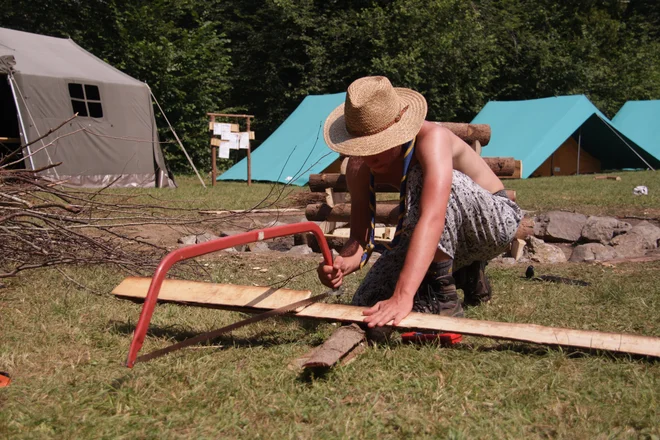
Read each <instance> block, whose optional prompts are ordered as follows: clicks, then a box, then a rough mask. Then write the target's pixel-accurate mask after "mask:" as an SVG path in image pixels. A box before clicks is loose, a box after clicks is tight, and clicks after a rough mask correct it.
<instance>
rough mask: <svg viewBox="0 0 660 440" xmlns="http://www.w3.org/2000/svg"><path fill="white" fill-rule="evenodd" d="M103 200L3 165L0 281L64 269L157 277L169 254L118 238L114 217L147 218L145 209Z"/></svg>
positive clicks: (0, 188) (1, 175)
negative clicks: (108, 269)
mask: <svg viewBox="0 0 660 440" xmlns="http://www.w3.org/2000/svg"><path fill="white" fill-rule="evenodd" d="M38 171H41V170H38ZM99 195H100V194H99V193H98V192H97V193H85V192H77V191H72V190H63V189H60V188H58V187H57V186H55V185H54V184H53V183H51V182H49V181H48V180H45V179H42V178H40V177H38V175H37V172H36V171H26V170H10V169H5V168H2V167H1V166H0V235H2V237H3V238H2V239H1V240H0V254H1V255H2V259H0V278H6V277H11V276H14V275H16V274H17V273H19V272H20V271H23V270H26V269H34V268H38V267H47V266H58V265H65V264H66V265H83V264H112V265H116V266H118V267H120V268H122V269H124V270H126V271H128V272H130V273H133V274H136V275H137V274H145V273H149V272H153V270H154V269H155V267H156V266H157V265H158V262H159V261H160V259H161V258H162V257H163V255H164V254H165V253H166V251H167V249H165V248H162V247H159V246H156V245H154V244H151V243H148V242H146V241H142V240H140V239H136V238H131V237H128V236H126V235H122V234H121V233H118V232H117V231H116V230H115V225H116V221H114V220H116V219H117V217H113V216H114V215H116V213H117V212H121V213H122V214H121V216H122V217H124V218H127V219H130V218H136V219H137V218H143V219H144V214H143V212H144V211H143V209H144V208H147V207H145V206H143V205H132V206H122V205H116V204H114V203H107V202H104V201H103V200H99V198H100V199H102V198H103V197H99ZM147 220H149V221H152V222H153V221H154V219H153V218H148V219H147ZM113 221H114V222H113ZM113 223H114V224H113Z"/></svg>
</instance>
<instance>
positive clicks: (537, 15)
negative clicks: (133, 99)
mask: <svg viewBox="0 0 660 440" xmlns="http://www.w3.org/2000/svg"><path fill="white" fill-rule="evenodd" d="M6 3H8V5H7V7H5V8H4V9H3V10H1V11H0V26H3V27H9V28H14V29H20V30H25V31H29V32H36V33H42V34H46V35H53V36H70V37H71V38H73V39H74V40H76V42H77V43H78V44H80V45H81V46H83V47H84V48H85V49H87V50H89V51H90V52H92V53H94V54H95V55H96V56H98V57H100V58H102V59H104V60H106V61H108V62H109V63H111V64H113V65H114V66H116V67H118V68H119V69H121V70H123V71H125V72H126V73H128V74H129V75H131V76H134V77H136V78H138V79H140V80H143V81H146V82H147V83H149V85H150V86H151V88H152V90H153V92H154V94H155V95H156V97H157V98H158V99H159V101H160V103H161V105H162V106H163V107H164V109H165V111H166V113H167V115H168V117H169V119H170V121H171V122H172V123H173V125H174V127H175V129H176V130H177V132H178V133H179V135H180V136H181V137H182V139H183V140H184V143H185V145H186V147H187V148H188V150H189V151H190V152H191V155H192V156H193V159H194V160H195V162H196V163H197V164H198V165H201V166H202V168H208V165H209V151H208V132H207V127H206V121H207V118H206V113H207V112H210V111H218V110H222V109H228V108H235V109H241V110H243V111H246V112H249V113H252V114H255V115H256V121H255V130H256V131H257V132H258V138H259V139H263V138H265V137H266V136H267V135H268V134H270V132H272V131H273V130H274V129H275V128H276V127H277V126H278V125H279V124H280V123H281V122H282V121H283V120H284V119H285V118H286V117H287V115H288V114H289V113H290V112H291V111H292V110H293V109H294V108H295V107H296V106H297V105H298V104H299V103H300V101H301V100H302V99H303V98H304V97H305V96H307V95H308V94H321V93H336V92H340V91H344V90H345V89H346V87H347V86H348V84H350V82H352V81H353V80H354V79H356V78H359V77H361V76H364V75H376V74H382V75H386V76H388V77H389V78H390V79H391V80H392V82H393V83H394V84H395V85H396V86H401V87H410V88H413V89H416V90H418V91H420V92H421V93H423V94H424V96H425V97H426V99H427V101H428V103H429V118H430V119H435V120H447V121H450V120H458V121H467V120H470V119H471V118H472V117H473V116H474V115H475V114H476V113H477V112H478V111H479V110H480V108H481V107H482V106H483V105H484V104H485V103H486V102H487V101H488V100H492V99H499V100H504V99H529V98H537V97H545V96H554V95H562V94H586V95H587V96H588V97H589V98H590V99H591V100H592V101H593V102H594V103H595V104H596V105H597V106H598V107H599V108H600V109H601V110H602V111H603V112H605V113H606V114H607V115H609V116H612V115H613V114H614V113H615V112H616V111H617V110H618V109H619V108H620V106H621V105H622V104H623V103H624V102H625V101H627V100H632V99H658V98H660V42H659V41H660V39H658V36H659V35H660V7H658V6H657V1H655V0H630V1H629V2H622V1H620V0H576V1H573V2H557V1H551V0H538V1H535V2H530V1H526V0H472V1H464V0H426V1H424V0H391V1H385V0H325V1H320V0H261V1H257V0H241V1H238V0H205V1H201V0H88V1H82V0H61V1H58V2H34V1H27V0H7V1H6ZM159 125H160V127H161V128H162V129H164V130H163V131H162V135H163V137H166V138H170V136H169V135H168V134H167V130H166V128H167V127H166V125H165V124H164V121H162V120H159ZM166 156H167V158H168V160H169V163H170V165H171V166H172V167H173V169H175V170H177V171H179V170H185V169H187V164H186V163H185V160H184V158H183V156H182V154H181V152H180V151H178V149H176V148H175V147H168V149H167V150H166Z"/></svg>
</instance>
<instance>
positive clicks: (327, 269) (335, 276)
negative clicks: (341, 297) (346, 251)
mask: <svg viewBox="0 0 660 440" xmlns="http://www.w3.org/2000/svg"><path fill="white" fill-rule="evenodd" d="M343 264H344V259H343V258H342V257H341V255H338V256H337V257H335V261H333V262H332V266H328V265H326V264H325V261H321V263H319V267H318V269H317V272H318V274H319V280H321V283H322V284H323V285H324V286H328V287H332V288H333V289H337V288H338V287H339V286H341V283H342V281H343V280H344V270H343V268H342V267H343Z"/></svg>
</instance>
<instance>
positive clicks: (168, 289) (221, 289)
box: [112, 277, 312, 312]
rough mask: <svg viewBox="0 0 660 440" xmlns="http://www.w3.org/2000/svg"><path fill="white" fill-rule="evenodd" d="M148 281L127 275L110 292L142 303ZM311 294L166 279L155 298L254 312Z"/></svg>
mask: <svg viewBox="0 0 660 440" xmlns="http://www.w3.org/2000/svg"><path fill="white" fill-rule="evenodd" d="M149 284H151V278H140V277H129V278H126V279H125V280H124V281H122V282H121V283H120V284H119V285H118V286H117V287H115V289H114V290H113V291H112V294H113V295H115V296H116V297H118V298H121V299H128V300H131V301H137V302H141V301H143V300H144V298H145V297H146V296H147V291H148V290H149ZM311 295H312V292H311V291H310V290H291V289H273V288H270V287H260V286H238V285H234V284H213V283H201V282H197V281H183V280H165V281H163V285H162V287H161V289H160V292H159V294H158V301H159V302H174V303H178V304H186V305H191V306H201V307H211V308H216V309H225V310H245V311H250V309H254V310H252V311H253V312H259V311H264V310H270V309H277V308H279V307H282V306H285V305H287V304H291V303H294V302H296V301H300V300H303V299H307V298H309V297H310V296H311Z"/></svg>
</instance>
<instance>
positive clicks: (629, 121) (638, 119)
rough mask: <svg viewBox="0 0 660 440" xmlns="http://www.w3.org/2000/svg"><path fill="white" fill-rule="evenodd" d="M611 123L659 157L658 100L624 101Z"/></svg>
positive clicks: (659, 124) (659, 117) (659, 120)
mask: <svg viewBox="0 0 660 440" xmlns="http://www.w3.org/2000/svg"><path fill="white" fill-rule="evenodd" d="M612 125H614V127H616V129H617V130H619V131H621V132H622V133H625V134H626V136H627V137H628V138H630V139H632V140H633V141H634V142H635V143H636V144H637V145H640V146H641V147H642V148H644V149H645V150H646V151H648V152H649V153H651V154H653V156H655V158H656V159H660V100H655V101H628V102H626V103H625V104H624V105H623V107H621V109H620V110H619V112H618V113H617V114H616V115H615V116H614V118H612Z"/></svg>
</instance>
